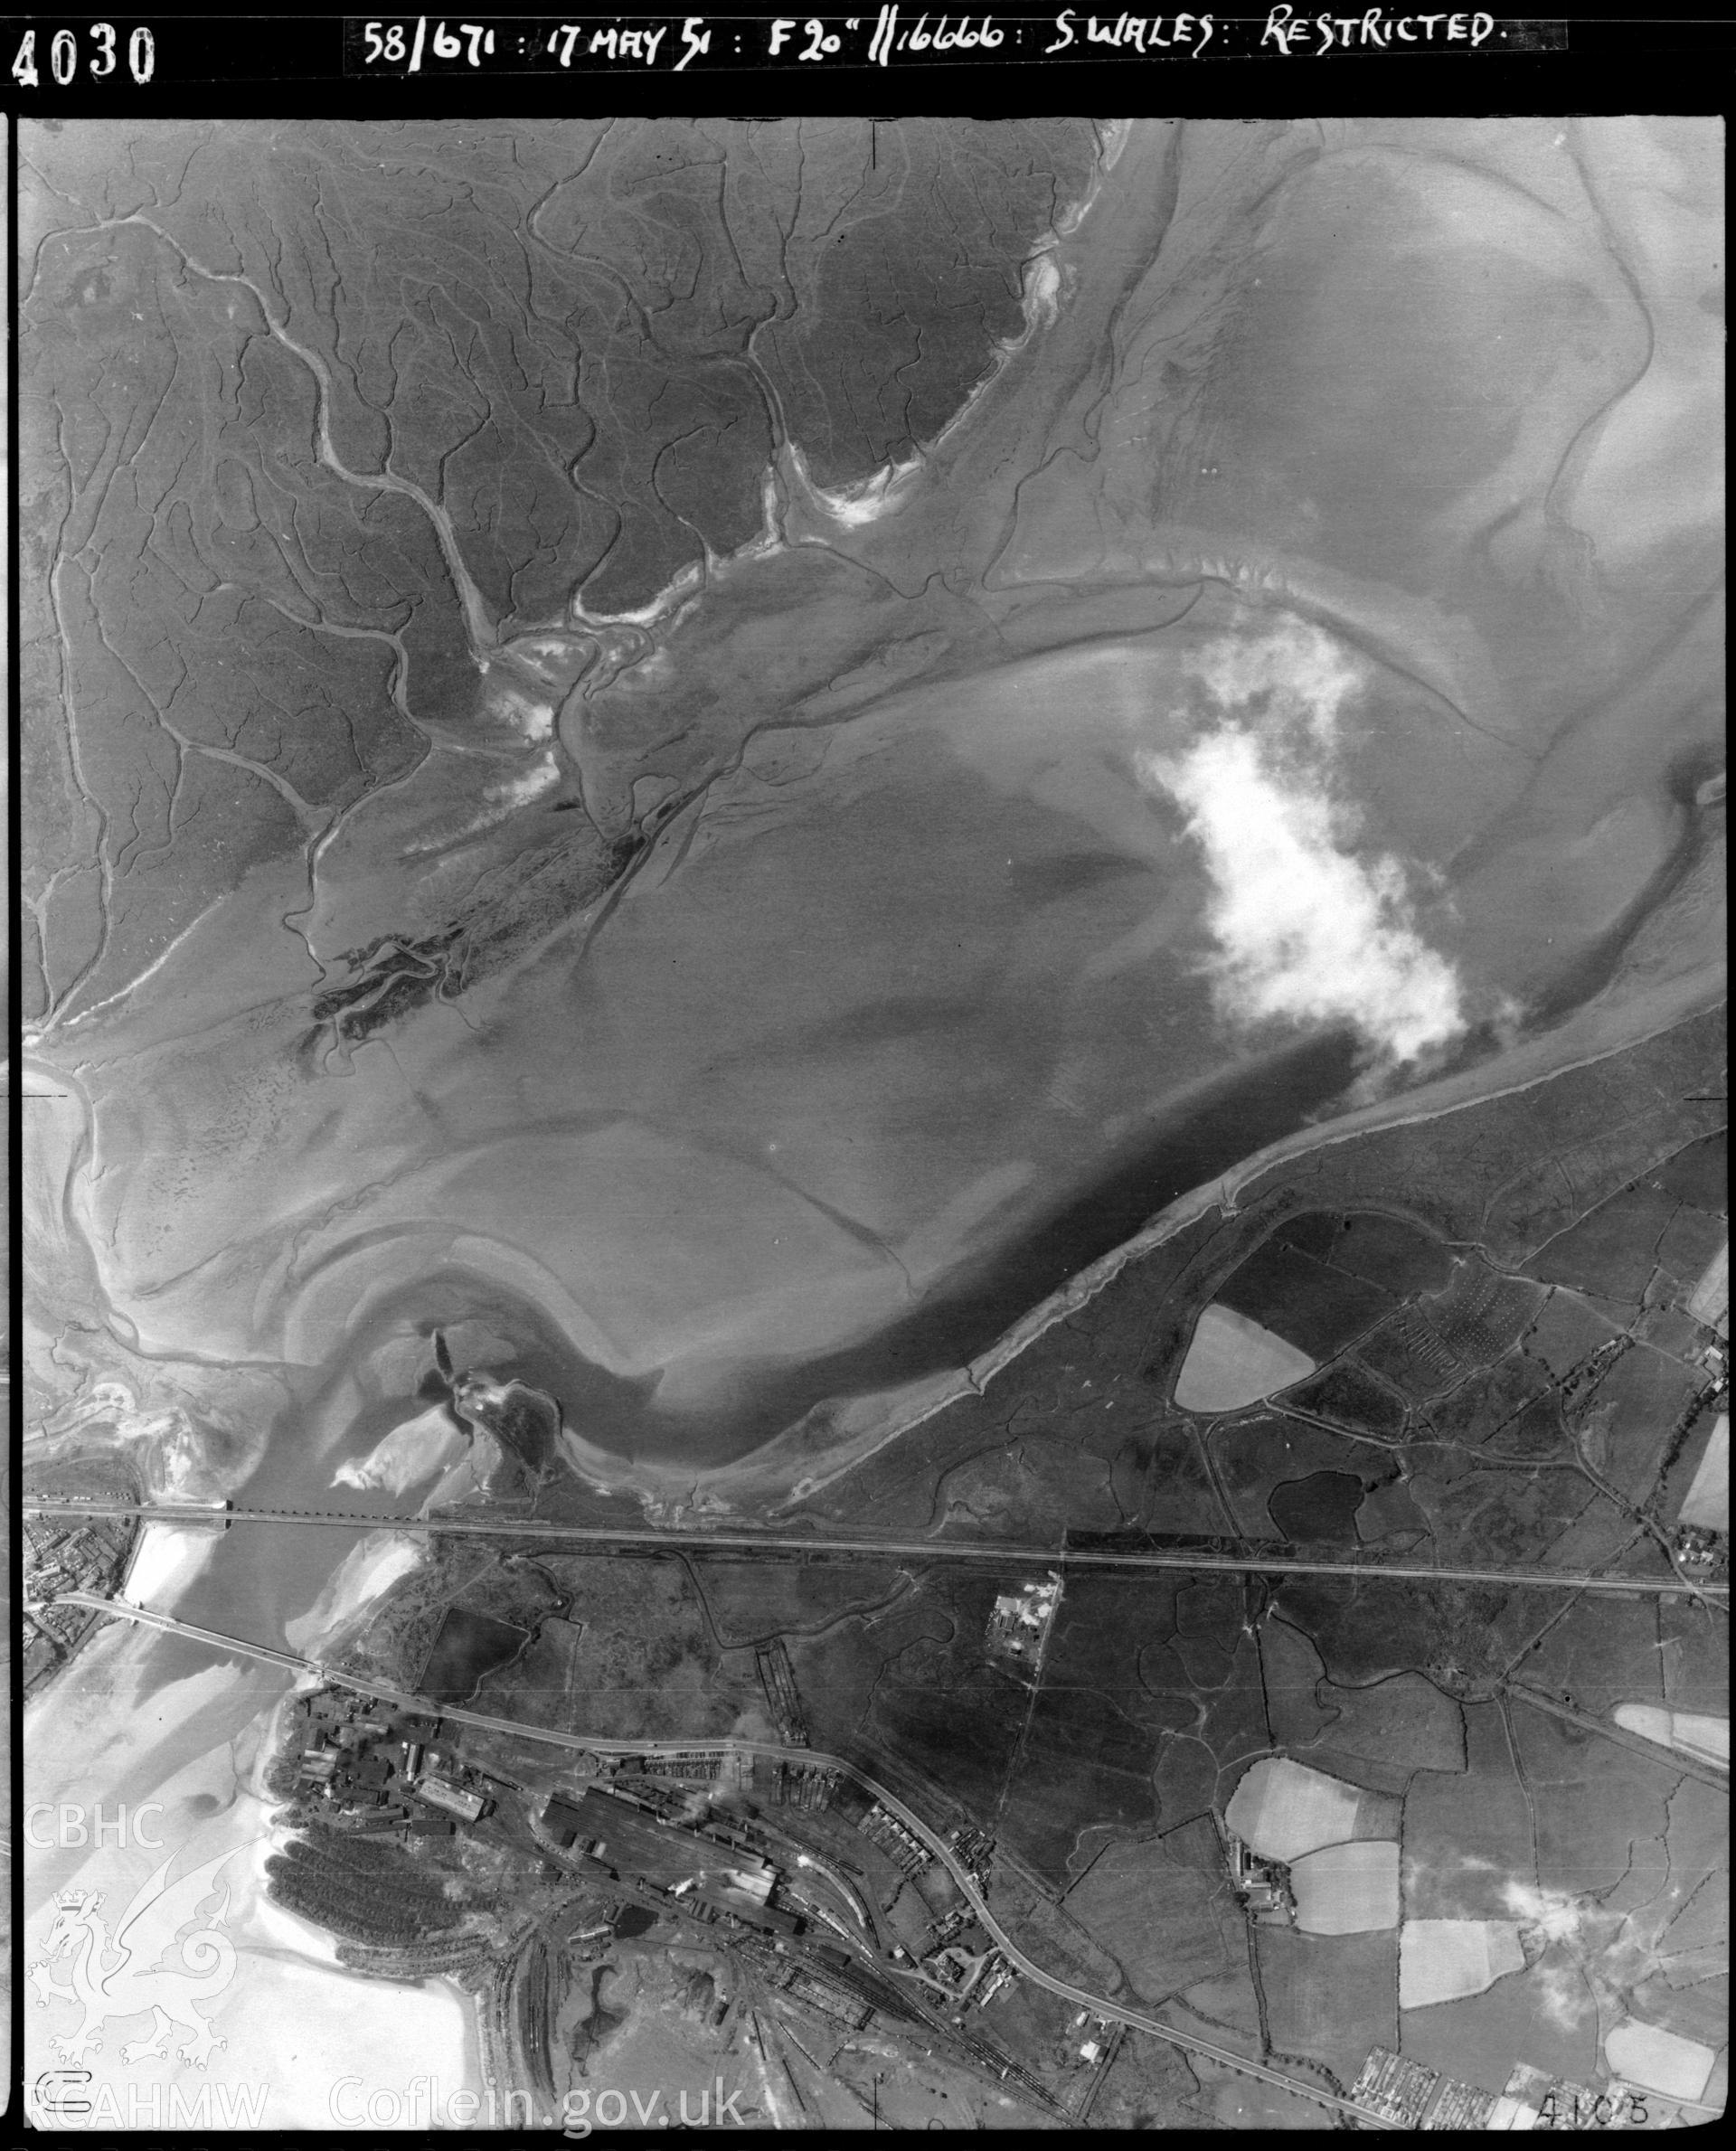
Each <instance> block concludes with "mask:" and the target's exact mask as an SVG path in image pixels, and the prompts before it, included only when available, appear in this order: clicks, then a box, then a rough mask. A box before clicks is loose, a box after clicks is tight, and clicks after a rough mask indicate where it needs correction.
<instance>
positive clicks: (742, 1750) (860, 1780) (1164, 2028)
mask: <svg viewBox="0 0 1736 2151" xmlns="http://www.w3.org/2000/svg"><path fill="white" fill-rule="evenodd" d="M61 1602H62V1603H64V1604H67V1605H72V1606H83V1607H87V1608H89V1609H91V1610H92V1611H94V1612H97V1613H105V1614H109V1615H110V1616H113V1617H115V1618H119V1619H122V1620H129V1621H136V1622H137V1624H138V1625H139V1626H140V1627H146V1628H158V1629H161V1630H163V1631H164V1632H165V1633H166V1634H168V1635H172V1636H186V1637H191V1638H192V1639H193V1641H194V1642H197V1643H208V1644H210V1645H212V1647H213V1648H215V1649H218V1650H224V1651H239V1652H241V1654H242V1655H243V1656H247V1657H250V1658H260V1659H263V1660H264V1661H265V1662H266V1663H267V1664H268V1665H278V1666H281V1667H283V1668H285V1669H287V1670H288V1671H291V1672H294V1673H297V1674H313V1675H316V1676H317V1677H318V1678H319V1679H320V1680H322V1681H325V1682H329V1683H332V1684H335V1685H338V1686H342V1687H346V1688H354V1689H355V1690H356V1691H357V1692H358V1693H362V1694H363V1695H372V1696H374V1697H376V1698H378V1699H379V1700H381V1701H382V1702H386V1703H395V1704H398V1705H400V1706H401V1707H403V1708H405V1709H412V1710H418V1711H423V1712H428V1713H429V1715H430V1716H432V1717H437V1718H441V1719H445V1720H447V1721H448V1722H452V1723H454V1724H459V1725H479V1726H483V1727H485V1728H486V1730H488V1731H491V1732H505V1733H510V1734H511V1735H513V1736H514V1738H516V1739H519V1740H533V1741H545V1742H547V1743H548V1744H549V1745H550V1746H551V1747H556V1748H568V1749H577V1750H582V1751H584V1752H585V1753H588V1754H603V1755H665V1754H671V1753H678V1752H681V1751H683V1750H693V1749H694V1748H708V1749H710V1748H715V1749H722V1750H729V1751H730V1752H731V1753H732V1754H737V1755H764V1756H769V1757H770V1758H772V1759H774V1760H777V1761H779V1762H794V1763H801V1764H804V1765H806V1766H807V1767H808V1768H810V1769H811V1768H818V1769H825V1770H835V1771H837V1772H838V1773H839V1775H840V1776H842V1777H846V1778H853V1779H854V1781H855V1783H856V1784H857V1785H859V1786H860V1787H861V1788H862V1789H863V1791H864V1792H865V1793H867V1794H868V1795H869V1797H871V1798H873V1799H875V1800H878V1801H879V1802H880V1804H881V1806H882V1807H883V1808H885V1810H886V1812H887V1813H888V1814H889V1815H893V1816H897V1818H898V1819H899V1821H900V1822H901V1823H902V1824H903V1825H904V1826H905V1827H906V1828H907V1829H908V1830H910V1831H912V1832H913V1833H914V1834H915V1835H917V1836H918V1837H920V1839H921V1841H922V1843H923V1844H925V1845H927V1847H928V1848H929V1852H930V1853H931V1854H933V1856H934V1857H935V1858H936V1859H937V1860H939V1862H940V1863H941V1864H942V1865H943V1866H944V1867H945V1868H946V1870H947V1872H948V1874H950V1875H951V1877H952V1879H953V1881H954V1882H956V1883H957V1884H958V1889H959V1891H960V1892H961V1893H962V1894H963V1896H964V1897H965V1899H966V1901H967V1903H968V1904H969V1905H970V1908H971V1910H973V1911H974V1912H975V1913H976V1915H977V1920H979V1921H980V1922H981V1925H982V1927H983V1930H984V1932H985V1933H986V1934H987V1935H989V1936H990V1937H991V1938H992V1939H993V1940H994V1942H995V1946H996V1947H997V1948H999V1949H1000V1950H1001V1951H1002V1953H1003V1954H1004V1955H1005V1958H1006V1959H1007V1961H1008V1962H1009V1963H1010V1964H1012V1965H1014V1966H1015V1967H1017V1968H1018V1970H1019V1971H1020V1972H1022V1973H1023V1974H1024V1976H1025V1977H1026V1978H1027V1979H1029V1980H1031V1981H1032V1982H1033V1984H1034V1985H1036V1986H1044V1987H1047V1988H1048V1990H1049V1992H1050V1993H1051V1994H1055V1995H1061V1998H1062V1999H1063V2000H1064V2001H1069V2002H1071V2003H1074V2004H1075V2005H1077V2006H1078V2007H1080V2008H1081V2009H1087V2010H1089V2011H1090V2014H1092V2015H1093V2016H1096V2017H1099V2018H1101V2019H1103V2020H1104V2021H1105V2022H1106V2023H1109V2024H1128V2025H1131V2026H1132V2028H1133V2029H1134V2030H1135V2031H1137V2032H1146V2033H1149V2034H1150V2035H1151V2036H1152V2037H1153V2038H1154V2039H1162V2040H1165V2041H1166V2042H1167V2043H1168V2044H1170V2045H1171V2046H1175V2047H1180V2048H1181V2049H1182V2050H1183V2051H1184V2052H1187V2053H1191V2054H1197V2055H1199V2056H1200V2057H1201V2059H1202V2060H1204V2061H1216V2062H1219V2063H1221V2064H1222V2066H1223V2067H1224V2068H1226V2069H1233V2070H1236V2071H1239V2072H1240V2073H1241V2075H1243V2076H1250V2077H1253V2078H1255V2079H1257V2080H1259V2081H1260V2082H1261V2083H1264V2084H1269V2085H1271V2086H1272V2087H1273V2088H1274V2089H1276V2090H1280V2091H1288V2092H1290V2093H1291V2094H1293V2095H1294V2096H1296V2097H1297V2098H1301V2099H1308V2100H1310V2101H1312V2103H1313V2104H1315V2105H1316V2106H1324V2107H1327V2108H1329V2109H1332V2110H1333V2111H1334V2112H1335V2113H1341V2114H1348V2115H1351V2116H1354V2118H1355V2119H1356V2120H1357V2121H1358V2122H1359V2123H1360V2124H1361V2125H1362V2126H1363V2127H1367V2128H1389V2127H1395V2126H1396V2124H1395V2123H1392V2122H1388V2121H1382V2120H1381V2119H1380V2118H1378V2117H1377V2116H1375V2115H1373V2114H1371V2113H1369V2112H1368V2111H1367V2109H1365V2108H1363V2107H1359V2106H1356V2105H1354V2104H1353V2103H1352V2101H1351V2100H1349V2099H1341V2098H1339V2097H1337V2096H1336V2095H1335V2093H1333V2092H1331V2091H1327V2090H1324V2089H1322V2087H1321V2086H1319V2085H1318V2084H1311V2083H1307V2082H1305V2081H1304V2080H1302V2079H1301V2078H1299V2077H1292V2076H1286V2075H1285V2074H1284V2072H1283V2071H1281V2070H1278V2069H1268V2068H1267V2067H1266V2066H1265V2064H1264V2063H1263V2062H1260V2061H1250V2059H1249V2057H1248V2056H1247V2055H1246V2054H1239V2053H1237V2052H1235V2051H1234V2049H1233V2048H1231V2047H1227V2046H1217V2045H1214V2044H1213V2043H1212V2041H1211V2040H1209V2039H1200V2038H1196V2037H1195V2036H1194V2033H1191V2032H1181V2031H1177V2030H1176V2029H1175V2026H1174V2025H1173V2024H1165V2023H1163V2022H1162V2021H1161V2020H1160V2019H1159V2018H1157V2017H1155V2016H1148V2015H1147V2014H1146V2013H1145V2012H1144V2011H1143V2010H1139V2009H1129V2008H1127V2006H1126V2005H1125V2004H1123V2003H1120V2002H1113V2001H1111V2000H1109V1997H1108V1996H1107V1995H1094V1994H1092V1993H1090V1990H1089V1989H1088V1988H1085V1987H1082V1986H1072V1985H1071V1984H1070V1983H1069V1982H1068V1981H1067V1980H1064V1979H1057V1978H1056V1977H1055V1976H1054V1975H1053V1974H1052V1973H1051V1972H1046V1971H1044V1970H1043V1967H1042V1966H1041V1965H1040V1964H1038V1963H1036V1962H1035V1960H1034V1959H1033V1958H1029V1957H1027V1956H1026V1955H1025V1953H1024V1950H1023V1949H1021V1948H1019V1946H1018V1944H1017V1943H1016V1942H1015V1941H1014V1939H1013V1938H1012V1936H1011V1935H1010V1934H1008V1933H1007V1931H1006V1929H1005V1927H1003V1926H1002V1924H1001V1922H1000V1921H999V1920H997V1919H996V1918H995V1914H994V1913H993V1912H992V1911H991V1910H989V1906H988V1901H987V1900H986V1898H985V1897H984V1895H983V1892H982V1891H981V1890H980V1889H979V1888H978V1887H977V1881H976V1878H975V1877H974V1876H973V1875H972V1874H971V1873H970V1870H969V1869H968V1868H967V1867H966V1866H965V1864H964V1863H963V1862H962V1861H961V1860H960V1859H959V1858H958V1854H956V1853H955V1852H954V1851H953V1849H952V1847H951V1846H950V1845H949V1844H948V1843H947V1842H946V1840H945V1839H944V1838H943V1837H941V1836H940V1835H939V1833H938V1832H937V1831H935V1830H933V1829H931V1828H930V1827H929V1825H928V1824H927V1823H926V1822H924V1821H923V1819H922V1817H921V1816H920V1815H918V1814H917V1813H916V1811H915V1810H914V1809H913V1808H910V1807H906V1806H905V1805H904V1803H903V1801H902V1800H901V1799H900V1798H899V1797H898V1795H897V1794H896V1793H894V1792H892V1791H890V1790H889V1789H888V1788H886V1787H885V1786H883V1785H881V1784H879V1783H878V1782H877V1781H876V1780H875V1779H874V1778H870V1777H869V1776H868V1775H867V1773H866V1772H865V1771H863V1770H860V1769H857V1768H856V1766H855V1764H854V1763H853V1762H848V1761H846V1760H845V1759H844V1757H843V1756H841V1755H827V1754H825V1753H823V1752H822V1751H821V1750H818V1749H815V1748H786V1747H782V1746H779V1745H777V1744H775V1743H773V1742H769V1741H738V1740H687V1741H602V1740H595V1739H591V1738H590V1737H588V1736H586V1735H584V1734H581V1733H569V1732H554V1731H550V1730H548V1729H547V1728H545V1727H543V1726H540V1725H524V1724H522V1723H520V1722H519V1721H518V1720H516V1719H514V1718H495V1717H490V1716H487V1715H486V1714H485V1713H484V1712H480V1711H467V1710H458V1709H454V1708H452V1707H450V1706H449V1705H448V1704H446V1703H434V1702H431V1701H429V1699H428V1698H427V1697H426V1696H420V1695H411V1694H410V1693H406V1692H405V1691H404V1690H403V1689H401V1688H392V1687H388V1686H387V1685H385V1684H383V1683H382V1682H377V1681H368V1680H364V1679H363V1678H361V1677H360V1676H359V1675H354V1674H350V1673H344V1672H343V1671H341V1670H339V1669H338V1668H336V1667H335V1666H328V1665H321V1664H320V1663H319V1661H318V1660H317V1659H314V1658H303V1657H298V1656H296V1654H295V1653H294V1652H292V1651H280V1650H277V1649H274V1648H273V1647H272V1646H270V1645H269V1644H263V1643H249V1642H246V1641H244V1640H243V1639H242V1638H241V1637H237V1636H224V1635H222V1634H220V1633H219V1632H218V1631H217V1630H216V1629H214V1628H201V1627H194V1626H193V1623H192V1622H190V1621H182V1620H176V1619H175V1617H174V1615H173V1614H168V1613H155V1612H153V1611H151V1609H149V1608H148V1607H144V1606H134V1605H131V1604H129V1603H128V1602H127V1600H126V1599H105V1598H102V1597H101V1596H99V1594H98V1593H97V1592H95V1591H80V1590H72V1591H67V1592H64V1593H63V1594H62V1598H61Z"/></svg>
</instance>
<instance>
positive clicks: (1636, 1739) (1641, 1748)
mask: <svg viewBox="0 0 1736 2151" xmlns="http://www.w3.org/2000/svg"><path fill="white" fill-rule="evenodd" d="M1502 1693H1504V1694H1506V1695H1510V1696H1512V1698H1513V1700H1514V1702H1515V1703H1529V1704H1530V1706H1531V1708H1532V1709H1533V1711H1547V1712H1548V1713H1549V1715H1550V1716H1551V1717H1552V1718H1560V1719H1562V1720H1563V1721H1565V1722H1566V1723H1567V1724H1569V1725H1577V1726H1579V1727H1580V1729H1581V1730H1582V1731H1586V1732H1595V1733H1598V1734H1599V1735H1601V1737H1602V1738H1603V1739H1604V1740H1606V1741H1614V1742H1615V1744H1616V1746H1617V1747H1618V1748H1626V1749H1627V1750H1628V1752H1629V1753H1630V1754H1632V1755H1643V1756H1644V1757H1645V1758H1646V1761H1647V1762H1655V1763H1656V1765H1657V1767H1658V1768H1659V1769H1662V1770H1668V1771H1670V1772H1671V1773H1672V1774H1673V1775H1674V1776H1675V1777H1677V1778H1698V1779H1699V1780H1700V1782H1701V1784H1702V1785H1710V1786H1714V1787H1715V1788H1717V1790H1718V1791H1720V1792H1728V1791H1729V1790H1730V1772H1729V1771H1728V1770H1721V1769H1719V1768H1718V1766H1717V1764H1716V1763H1714V1762H1703V1761H1702V1760H1701V1759H1700V1758H1699V1757H1698V1756H1697V1755H1686V1754H1684V1752H1683V1751H1682V1750H1681V1749H1680V1748H1665V1747H1664V1746H1663V1745H1661V1743H1659V1742H1658V1741H1646V1740H1642V1739H1641V1738H1640V1736H1639V1734H1638V1733H1637V1732H1629V1731H1628V1728H1627V1727H1626V1726H1625V1725H1611V1724H1610V1723H1609V1722H1608V1721H1607V1720H1606V1719H1603V1718H1596V1717H1593V1716H1592V1714H1591V1712H1590V1711H1578V1710H1575V1709H1574V1708H1573V1706H1572V1704H1571V1703H1560V1702H1558V1701H1557V1700H1556V1699H1555V1697H1554V1696H1552V1695H1541V1694H1539V1693H1538V1692H1537V1690H1536V1689H1535V1688H1528V1687H1526V1685H1525V1684H1524V1682H1523V1681H1507V1682H1505V1683H1504V1684H1503V1687H1502Z"/></svg>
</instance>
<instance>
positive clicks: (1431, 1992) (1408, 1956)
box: [1399, 1920, 1525, 2009]
mask: <svg viewBox="0 0 1736 2151" xmlns="http://www.w3.org/2000/svg"><path fill="white" fill-rule="evenodd" d="M1524 1968H1525V1953H1524V1949H1523V1948H1521V1946H1520V1941H1519V1929H1518V1927H1517V1926H1516V1925H1515V1923H1514V1921H1513V1920H1406V1921H1405V1923H1404V1927H1403V1930H1402V1931H1401V1934H1400V1936H1399V2007H1400V2008H1401V2009H1429V2008H1432V2007H1433V2006H1434V2005H1435V2004H1436V2003H1437V2002H1458V2001H1461V2000H1463V1998H1464V1997H1465V1996H1466V1995H1480V1994H1482V1993H1484V1992H1485V1991H1486V1989H1487V1988H1489V1987H1491V1986H1494V1985H1495V1981H1496V1980H1497V1979H1504V1978H1505V1976H1507V1974H1508V1973H1509V1972H1523V1971H1524Z"/></svg>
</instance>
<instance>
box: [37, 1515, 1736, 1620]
mask: <svg viewBox="0 0 1736 2151" xmlns="http://www.w3.org/2000/svg"><path fill="white" fill-rule="evenodd" d="M23 1507H24V1514H25V1515H27V1516H61V1517H67V1516H135V1517H140V1518H143V1519H145V1520H146V1521H148V1522H151V1523H156V1524H205V1525H210V1524H212V1522H213V1521H214V1520H216V1519H217V1518H219V1517H221V1516H222V1515H223V1514H225V1512H223V1511H222V1510H214V1509H211V1508H194V1507H178V1506H173V1505H157V1504H153V1505H148V1506H146V1507H140V1506H138V1505H136V1504H134V1503H130V1502H101V1501H70V1500H69V1501H42V1500H36V1501H26V1502H25V1503H24V1505H23ZM226 1514H227V1517H228V1520H229V1522H230V1523H231V1524H298V1525H329V1526H333V1527H336V1528H340V1529H343V1530H347V1531H409V1532H424V1533H435V1532H439V1533H442V1534H445V1533H451V1534H453V1535H454V1536H458V1537H471V1538H501V1539H517V1540H524V1539H537V1540H552V1541H554V1542H558V1543H561V1544H562V1545H573V1546H596V1547H604V1548H620V1549H623V1550H639V1549H645V1548H651V1549H656V1550H662V1549H667V1548H671V1547H679V1548H681V1549H682V1550H684V1552H714V1553H758V1552H777V1553H784V1554H800V1553H840V1554H854V1555H856V1556H857V1557H859V1558H860V1559H863V1560H869V1561H872V1560H882V1559H884V1558H886V1557H887V1556H888V1555H892V1556H895V1557H897V1558H898V1559H900V1560H911V1561H975V1562H977V1563H978V1564H980V1565H986V1566H989V1567H994V1568H1024V1567H1029V1568H1044V1569H1074V1570H1078V1569H1130V1570H1139V1569H1183V1570H1186V1571H1190V1572H1194V1573H1198V1572H1201V1571H1205V1572H1218V1573H1222V1574H1225V1575H1231V1576H1373V1577H1388V1578H1394V1579H1397V1580H1401V1581H1407V1582H1414V1583H1486V1584H1494V1585H1496V1586H1500V1587H1504V1588H1508V1589H1511V1588H1512V1587H1514V1585H1520V1584H1523V1585H1525V1586H1527V1587H1529V1588H1533V1589H1539V1590H1571V1591H1593V1592H1597V1593H1600V1594H1602V1595H1604V1596H1609V1597H1618V1598H1629V1599H1631V1598H1654V1597H1666V1598H1693V1599H1703V1600H1704V1601H1705V1602H1706V1603H1708V1604H1711V1605H1723V1604H1725V1603H1727V1602H1728V1599H1729V1597H1730V1587H1729V1586H1728V1584H1718V1583H1696V1582H1694V1580H1691V1579H1690V1578H1687V1577H1683V1576H1601V1575H1598V1574H1596V1573H1594V1572H1593V1571H1590V1570H1585V1569H1475V1568H1466V1567H1453V1568H1444V1567H1442V1568H1437V1567H1432V1566H1430V1565H1429V1564H1428V1563H1426V1562H1421V1561H1305V1560H1299V1559H1296V1558H1294V1557H1291V1556H1288V1555H1283V1554H1275V1553H1261V1552H1258V1551H1256V1552H1250V1553H1246V1554H1241V1553H1201V1552H1191V1551H1186V1550H1183V1549H1171V1548H1167V1547H1157V1548H1145V1547H1139V1548H1132V1547H1121V1548H1113V1547H1111V1548H1103V1547H1090V1548H1086V1547H1079V1546H1061V1547H1057V1546H1043V1545H1024V1544H1019V1543H1015V1542H1012V1541H1008V1540H997V1539H973V1540H969V1541H966V1540H961V1539H892V1538H872V1539H871V1538H813V1537H809V1536H807V1534H803V1535H802V1536H799V1537H798V1536H797V1535H796V1534H795V1533H790V1532H777V1531H711V1530H707V1529H704V1528H703V1527H695V1526H691V1525H690V1526H685V1527H675V1528H671V1529H667V1530H665V1529H659V1528H657V1527H656V1526H653V1525H650V1524H646V1525H642V1526H637V1527H636V1526H633V1525H622V1524H553V1523H549V1522H547V1521H544V1520H542V1519H539V1518H535V1517H518V1518H515V1519H514V1518H509V1517H499V1516H495V1517H482V1516H462V1517H456V1516H435V1517H429V1516H365V1515H359V1514H356V1513H355V1512H354V1511H353V1510H343V1509H331V1510H323V1509H230V1510H229V1511H227V1512H226Z"/></svg>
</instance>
